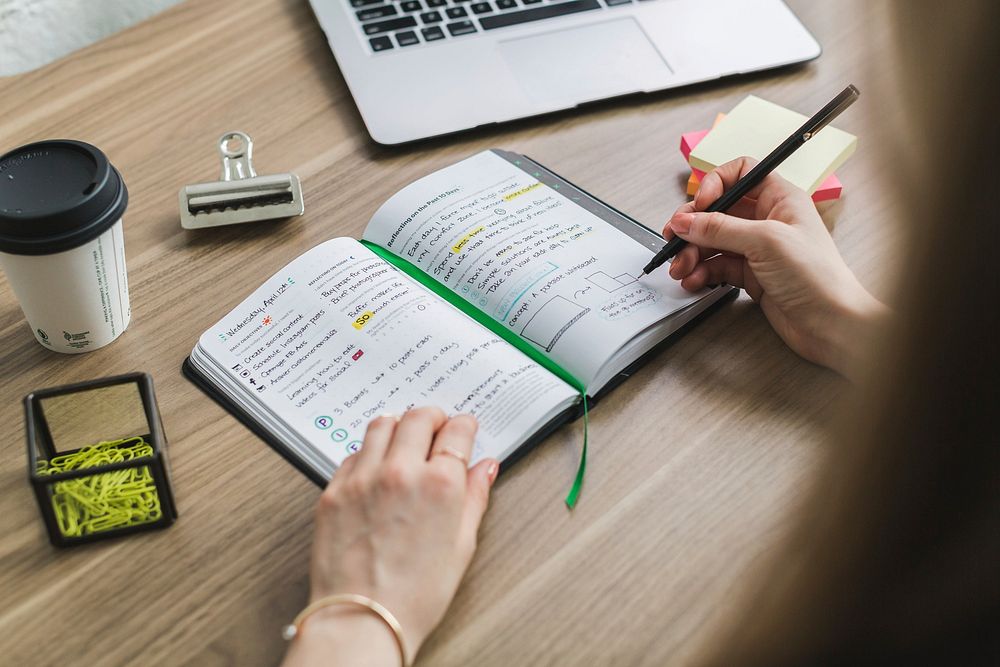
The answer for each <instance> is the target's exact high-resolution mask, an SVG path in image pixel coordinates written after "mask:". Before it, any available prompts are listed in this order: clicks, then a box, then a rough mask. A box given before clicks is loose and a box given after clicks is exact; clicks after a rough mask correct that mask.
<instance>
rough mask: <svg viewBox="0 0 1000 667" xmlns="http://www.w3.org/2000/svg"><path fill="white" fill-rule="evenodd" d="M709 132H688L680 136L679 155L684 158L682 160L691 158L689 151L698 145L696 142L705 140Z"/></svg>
mask: <svg viewBox="0 0 1000 667" xmlns="http://www.w3.org/2000/svg"><path fill="white" fill-rule="evenodd" d="M709 132H711V130H700V131H698V132H688V133H686V134H682V135H681V155H683V156H684V160H685V161H687V159H688V158H689V157H690V156H691V151H692V150H694V147H695V146H697V145H698V142H699V141H701V140H702V139H704V138H705V135H707V134H708V133H709Z"/></svg>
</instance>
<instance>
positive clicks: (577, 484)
mask: <svg viewBox="0 0 1000 667" xmlns="http://www.w3.org/2000/svg"><path fill="white" fill-rule="evenodd" d="M581 395H582V396H583V451H582V452H581V453H580V465H579V466H577V468H576V478H575V479H574V480H573V488H571V489H570V490H569V494H568V495H567V496H566V507H568V508H570V509H573V508H574V507H576V501H577V500H578V499H579V498H580V491H581V490H582V489H583V475H584V473H585V472H586V471H587V432H588V431H589V430H590V418H589V416H588V414H587V392H583V393H582V394H581Z"/></svg>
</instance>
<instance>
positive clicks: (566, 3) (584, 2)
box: [349, 0, 633, 52]
mask: <svg viewBox="0 0 1000 667" xmlns="http://www.w3.org/2000/svg"><path fill="white" fill-rule="evenodd" d="M349 1H350V3H351V7H352V8H353V10H354V16H355V17H356V18H357V20H358V22H359V23H360V24H361V31H362V32H363V33H364V35H365V37H366V38H367V39H368V44H369V46H370V47H371V50H372V51H375V52H379V51H388V50H390V49H399V48H404V47H407V46H415V45H417V44H422V43H425V42H436V41H438V40H443V39H453V38H456V37H461V36H463V35H472V34H475V33H477V32H480V31H486V30H495V29H497V28H506V27H508V26H512V25H519V24H521V23H529V22H531V21H542V20H544V19H550V18H555V17H557V16H565V15H567V14H576V13H577V12H589V11H593V10H598V9H603V8H605V7H617V6H621V5H630V4H632V2H633V0H349Z"/></svg>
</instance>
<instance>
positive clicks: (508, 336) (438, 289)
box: [361, 239, 588, 509]
mask: <svg viewBox="0 0 1000 667" xmlns="http://www.w3.org/2000/svg"><path fill="white" fill-rule="evenodd" d="M361 243H362V245H364V246H365V247H366V248H368V249H369V250H371V251H372V252H373V253H375V254H376V255H378V256H379V257H380V258H382V259H383V260H385V261H386V262H388V263H389V264H392V265H393V266H395V267H396V268H397V269H399V270H400V271H402V272H403V273H405V274H406V275H408V276H409V277H411V278H413V279H414V280H416V281H417V282H418V283H420V284H421V285H423V286H424V287H426V288H427V289H429V290H430V291H432V292H434V294H436V295H438V296H439V297H441V298H442V299H444V300H445V301H447V302H448V303H450V304H451V305H453V306H455V307H456V308H458V309H459V310H460V311H462V312H463V313H465V314H466V315H468V316H469V317H471V318H472V319H474V320H475V321H476V322H479V323H480V324H481V325H483V326H484V327H486V328H487V329H489V330H490V331H492V332H493V333H494V334H496V335H497V336H499V337H500V338H502V339H504V340H505V341H507V342H508V343H509V344H510V345H512V346H514V347H516V348H517V349H518V350H520V351H521V352H523V353H524V354H525V355H527V356H528V357H529V358H530V359H531V360H532V361H534V362H536V363H537V364H539V365H540V366H542V367H544V368H545V369H546V370H548V371H549V372H551V373H552V374H553V375H555V376H556V377H558V378H559V379H560V380H562V381H563V382H565V383H566V384H568V385H569V386H571V387H573V388H574V389H576V390H577V391H578V392H580V396H582V397H583V451H582V453H581V454H580V465H579V466H578V467H577V470H576V479H575V480H574V481H573V488H571V489H570V491H569V495H567V496H566V505H567V506H568V507H569V508H570V509H572V508H573V506H574V505H576V501H577V498H579V496H580V488H581V487H582V486H583V474H584V471H585V470H586V468H587V429H588V419H587V387H586V386H585V385H584V384H583V383H582V382H580V381H579V380H577V379H576V378H575V377H573V376H572V375H570V374H569V373H568V372H567V371H566V370H565V369H564V368H563V367H562V366H560V365H559V364H557V363H555V362H554V361H552V360H551V359H549V358H548V357H546V356H545V355H544V354H542V353H541V352H539V351H538V350H536V349H535V348H534V347H532V346H531V345H529V344H528V343H526V342H525V341H524V340H522V339H521V337H520V336H518V335H517V334H516V333H514V332H513V331H511V330H510V329H508V328H507V327H505V326H504V325H502V324H500V323H499V322H497V321H496V320H495V319H493V318H492V317H490V316H489V315H487V314H486V313H484V312H483V311H481V310H479V309H478V308H476V307H475V306H473V305H472V304H471V303H469V302H468V301H466V300H465V299H463V298H462V297H460V296H459V295H458V294H455V292H453V291H451V290H450V289H448V288H447V287H445V286H444V285H442V284H441V283H439V282H438V281H436V280H434V279H433V278H431V277H430V276H428V275H427V274H426V273H424V272H423V270H421V269H420V268H418V267H417V266H415V265H414V264H412V263H411V262H408V261H407V260H405V259H403V258H402V257H399V256H397V255H394V254H392V253H391V252H389V251H388V250H386V249H385V248H382V247H380V246H377V245H375V244H374V243H372V242H371V241H365V240H364V239H362V240H361Z"/></svg>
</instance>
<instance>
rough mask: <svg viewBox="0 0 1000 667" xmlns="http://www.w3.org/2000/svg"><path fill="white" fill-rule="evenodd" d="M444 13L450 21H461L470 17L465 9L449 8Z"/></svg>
mask: <svg viewBox="0 0 1000 667" xmlns="http://www.w3.org/2000/svg"><path fill="white" fill-rule="evenodd" d="M444 13H445V14H447V15H448V18H450V19H460V18H462V17H463V16H468V15H469V12H467V11H465V7H449V8H448V9H446V10H445V12H444Z"/></svg>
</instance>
